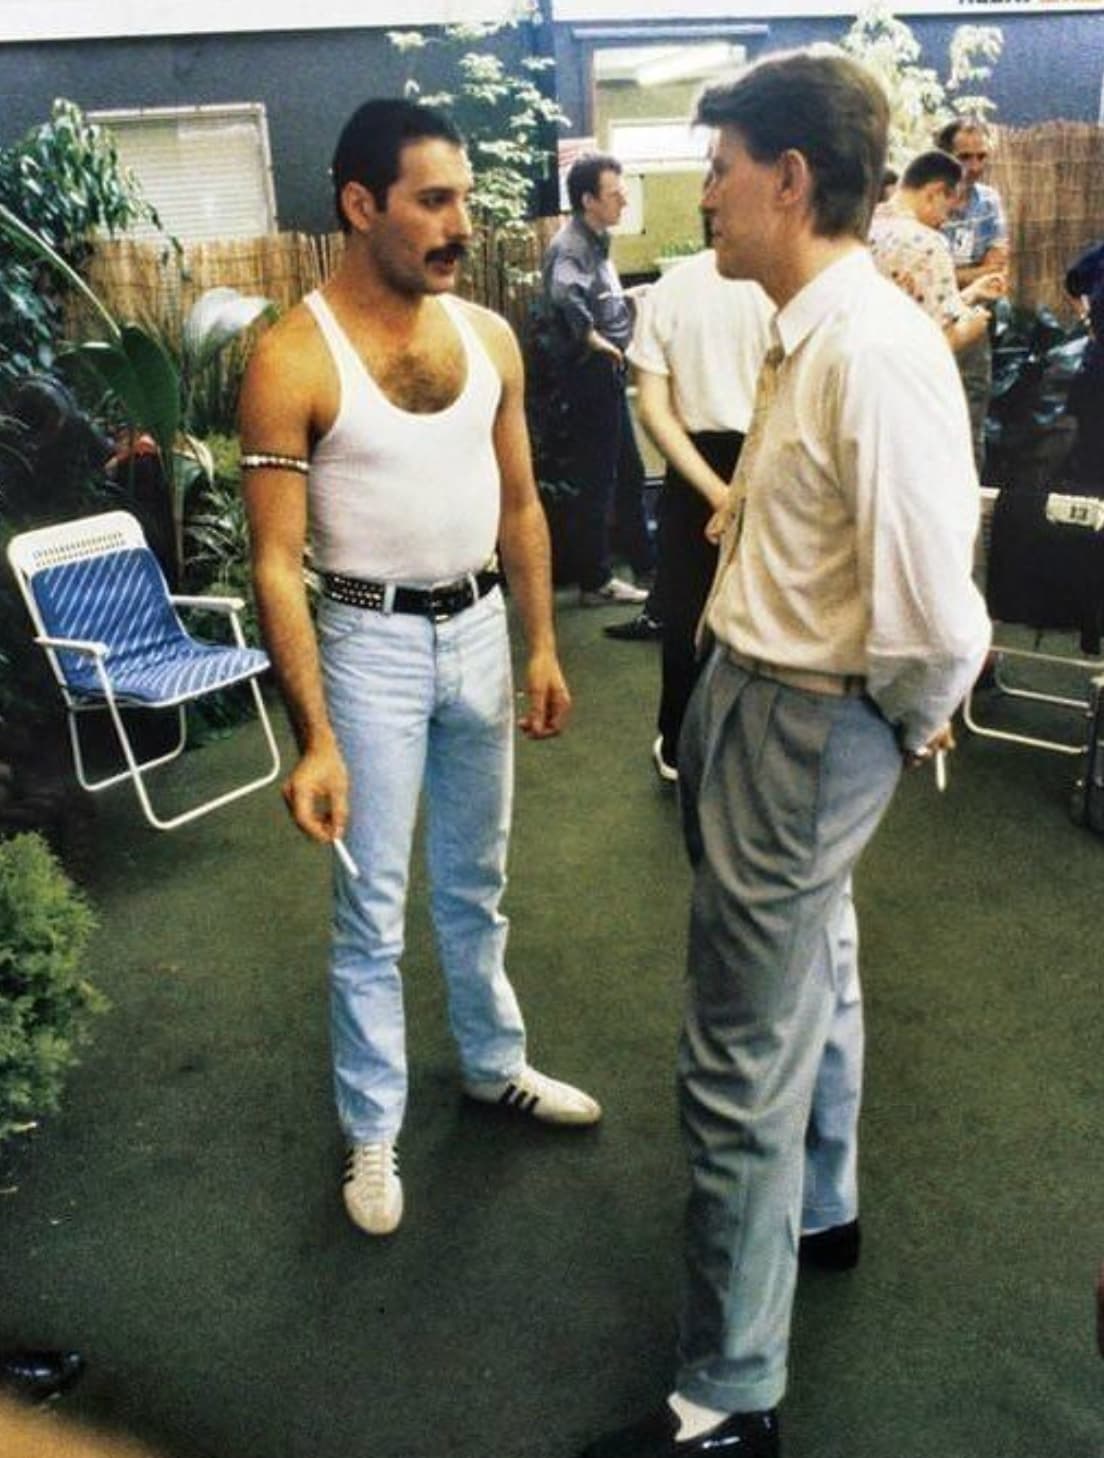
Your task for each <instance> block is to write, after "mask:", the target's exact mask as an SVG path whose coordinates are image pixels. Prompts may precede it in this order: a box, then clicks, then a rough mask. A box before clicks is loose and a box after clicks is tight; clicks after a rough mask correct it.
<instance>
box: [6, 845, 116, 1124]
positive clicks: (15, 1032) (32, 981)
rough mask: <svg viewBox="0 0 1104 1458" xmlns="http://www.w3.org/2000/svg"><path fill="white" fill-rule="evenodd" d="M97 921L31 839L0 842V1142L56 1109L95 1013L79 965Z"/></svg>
mask: <svg viewBox="0 0 1104 1458" xmlns="http://www.w3.org/2000/svg"><path fill="white" fill-rule="evenodd" d="M94 926H95V917H94V915H93V912H92V909H91V907H90V906H89V905H88V903H87V901H86V900H85V898H84V897H83V896H82V895H81V894H80V892H79V891H77V890H76V888H75V887H74V886H73V883H72V882H71V881H70V880H69V878H68V876H66V874H65V872H64V871H63V870H62V868H61V866H60V865H59V864H58V862H57V861H56V860H55V859H54V857H53V855H52V854H51V852H50V850H49V848H48V847H47V845H46V842H45V841H44V840H43V839H42V837H41V836H39V835H35V834H27V835H16V836H13V837H12V838H11V839H10V840H6V841H0V1140H3V1139H5V1138H7V1137H8V1136H9V1135H10V1134H12V1133H14V1132H16V1131H17V1130H18V1129H19V1128H20V1127H21V1126H23V1125H25V1124H26V1123H27V1122H28V1121H30V1120H32V1119H34V1118H35V1117H36V1116H37V1115H39V1114H45V1113H51V1112H53V1111H55V1110H56V1109H57V1108H58V1105H59V1103H60V1099H61V1091H62V1087H63V1085H64V1081H65V1074H66V1072H67V1070H68V1069H69V1068H70V1067H71V1066H72V1065H73V1064H74V1063H75V1062H76V1051H75V1050H76V1048H77V1046H78V1045H79V1044H80V1043H82V1042H84V1041H85V1040H86V1039H87V1036H88V1022H89V1019H90V1017H91V1015H92V1014H94V1013H98V1012H102V1011H103V1010H104V1008H105V1007H106V1005H107V1004H106V1000H105V999H104V997H103V995H102V994H101V993H100V992H99V991H98V990H97V989H96V988H95V987H94V986H93V985H92V983H91V982H89V981H88V979H87V978H86V977H84V976H83V974H82V972H81V963H82V961H83V958H84V953H85V949H86V947H87V944H88V939H89V937H90V935H91V934H92V931H93V928H94Z"/></svg>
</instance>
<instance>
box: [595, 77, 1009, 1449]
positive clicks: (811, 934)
mask: <svg viewBox="0 0 1104 1458" xmlns="http://www.w3.org/2000/svg"><path fill="white" fill-rule="evenodd" d="M697 120H698V121H699V122H701V123H704V124H706V125H708V126H712V127H714V128H716V129H717V130H716V134H715V138H714V145H713V153H712V165H711V171H710V176H709V180H708V182H707V185H706V190H705V193H704V196H703V199H702V207H703V210H704V211H705V213H706V214H707V216H708V218H709V220H710V223H711V230H712V238H713V245H714V248H715V249H716V253H717V264H718V267H719V269H720V271H721V273H722V274H724V275H725V276H726V277H730V278H752V279H755V280H757V281H758V282H759V283H760V284H761V285H762V286H763V288H764V289H765V290H766V292H767V294H768V295H769V296H770V298H771V299H772V300H773V302H774V303H775V305H776V306H777V309H778V312H777V314H776V315H775V317H774V320H773V321H772V335H773V338H774V344H773V346H772V349H771V351H770V352H769V353H768V356H767V360H766V362H765V363H764V367H763V370H762V372H761V375H760V381H759V388H758V390H757V395H756V409H755V412H754V415H753V420H752V424H751V427H750V429H749V432H748V437H747V440H746V441H745V444H744V448H743V452H742V454H741V457H740V464H739V467H738V469H737V473H736V476H735V478H734V480H733V483H732V487H731V490H730V491H729V494H728V498H727V500H726V502H725V505H724V508H723V513H722V521H723V523H724V535H723V539H722V542H721V551H720V560H719V564H718V569H717V576H716V580H715V582H714V586H713V590H712V593H711V596H710V601H709V603H708V604H707V607H706V621H707V624H708V629H709V631H710V633H711V634H712V635H713V638H714V639H715V643H714V647H713V649H712V652H711V655H710V658H709V661H708V664H707V665H706V668H705V670H704V672H703V673H702V675H701V677H700V678H699V680H698V684H697V687H696V688H695V690H694V695H693V698H692V699H691V702H690V707H689V709H688V712H687V717H686V722H685V725H684V727H683V734H682V741H681V746H680V758H679V771H680V780H681V786H680V787H681V791H682V802H683V812H684V824H685V829H686V837H687V844H688V848H689V850H690V855H691V859H692V861H693V863H694V886H693V898H692V905H691V925H690V939H689V951H688V989H687V1006H686V1018H685V1024H684V1028H683V1037H682V1044H681V1049H680V1054H679V1080H680V1103H681V1115H682V1126H683V1133H684V1136H685V1139H686V1143H687V1147H688V1151H689V1157H690V1169H691V1181H692V1188H691V1196H690V1203H689V1206H688V1210H687V1224H686V1276H685V1288H684V1302H683V1311H682V1319H681V1332H680V1342H679V1353H678V1370H677V1373H676V1379H675V1384H674V1391H673V1392H672V1393H671V1394H670V1396H669V1397H668V1399H667V1401H666V1402H665V1403H664V1404H663V1405H662V1406H660V1407H659V1408H658V1409H657V1410H656V1411H655V1412H653V1413H652V1414H650V1415H649V1416H647V1417H646V1418H644V1419H643V1420H642V1421H640V1422H638V1423H636V1424H634V1425H632V1426H631V1427H629V1428H625V1429H622V1430H620V1431H618V1432H615V1433H611V1434H609V1435H607V1436H606V1437H603V1438H600V1439H598V1440H597V1441H596V1442H594V1443H592V1444H591V1445H589V1446H588V1447H587V1448H586V1450H585V1458H697V1455H703V1458H704V1455H706V1454H713V1453H721V1452H723V1453H725V1454H728V1453H732V1454H734V1455H738V1458H777V1455H778V1454H779V1453H780V1439H779V1428H778V1412H777V1409H778V1404H779V1402H780V1400H781V1397H782V1394H783V1392H784V1390H785V1385H786V1359H787V1346H788V1338H789V1325H790V1316H791V1310H792V1305H793V1293H794V1285H795V1277H796V1271H797V1239H796V1237H797V1231H798V1226H799V1220H800V1215H801V1205H802V1194H803V1190H802V1183H803V1158H804V1142H805V1130H806V1121H807V1118H808V1115H809V1110H810V1107H811V1105H812V1102H813V1097H814V1090H815V1088H816V1084H817V1081H818V1078H819V1077H820V1074H821V1071H822V1067H823V1064H824V1058H825V1050H826V1046H827V1042H828V1038H829V1035H830V1030H831V1025H832V1021H833V1017H834V1013H835V1009H836V1002H837V987H836V979H837V977H838V967H837V963H836V958H835V957H834V955H833V948H834V947H835V946H836V945H837V944H838V939H839V936H840V933H841V929H842V918H843V917H844V916H845V915H846V906H847V894H846V893H847V888H848V885H849V883H850V877H851V873H852V870H853V869H854V866H855V864H856V862H857V860H858V857H859V855H860V853H861V851H862V849H863V847H864V846H865V845H866V843H867V841H868V840H869V839H870V836H871V835H872V834H873V832H874V829H875V827H876V826H877V824H878V821H879V820H880V818H881V816H882V814H883V812H884V810H885V808H886V806H887V805H888V803H889V801H890V799H891V797H892V794H893V790H894V788H895V786H896V783H897V779H898V776H899V773H900V770H901V766H902V764H906V765H908V764H915V763H923V762H925V761H926V760H928V759H930V758H931V756H932V755H933V754H934V753H935V752H936V751H937V750H946V749H947V748H949V747H950V746H951V743H952V741H951V736H950V729H949V719H950V716H951V714H952V713H953V712H954V710H955V709H956V707H957V706H958V704H959V702H960V700H961V699H962V698H963V696H964V694H965V692H966V690H967V689H968V687H969V685H970V684H971V682H972V681H973V679H974V677H975V676H976V674H977V672H978V670H979V669H980V667H981V665H982V662H983V661H984V657H985V653H986V649H987V646H988V641H989V623H988V619H987V617H986V613H985V608H984V604H983V603H982V601H981V598H980V595H979V594H978V592H977V590H976V588H975V587H974V585H973V583H972V581H971V577H970V567H971V551H972V546H973V539H974V535H975V532H976V529H977V522H978V496H979V493H978V487H977V480H976V477H975V474H974V469H973V462H972V458H971V448H970V430H969V419H968V415H967V410H966V402H965V400H964V398H963V393H962V389H961V386H960V384H959V380H958V376H957V373H956V370H955V365H954V359H953V356H952V354H951V352H950V350H948V349H947V347H946V343H945V342H944V340H943V338H942V336H941V334H940V331H939V329H938V328H937V326H936V325H935V324H934V323H933V322H932V321H931V320H930V319H929V318H927V317H926V316H925V315H924V314H923V313H922V312H921V311H920V310H919V309H917V308H916V307H915V306H914V305H913V304H912V303H911V302H910V301H909V300H908V299H906V298H905V297H904V296H903V294H902V293H901V292H900V290H898V289H897V288H895V287H894V286H893V285H892V284H890V283H889V282H888V281H887V280H885V279H882V278H880V277H879V275H878V274H877V272H876V270H875V269H874V266H873V263H872V262H871V260H870V255H869V252H868V251H867V249H866V247H865V246H864V241H863V240H864V239H865V237H866V234H867V230H868V227H869V223H870V216H871V212H872V210H873V206H874V202H875V199H876V197H877V194H878V189H879V186H880V183H881V178H882V168H883V165H884V158H885V137H886V126H887V120H888V107H887V103H886V99H885V96H884V94H883V92H882V90H881V88H880V86H879V85H878V83H877V81H876V80H875V79H874V78H873V77H872V76H871V75H870V74H869V73H868V72H867V71H865V70H864V69H863V68H862V67H860V66H859V65H857V64H856V63H854V62H852V61H851V60H849V59H848V58H845V57H842V56H837V55H812V54H806V53H800V52H795V53H788V54H781V55H774V56H769V57H767V58H766V59H765V60H764V61H762V62H760V63H759V64H758V65H756V66H754V67H752V68H751V69H750V70H748V71H745V72H744V73H742V75H741V76H740V77H739V78H738V79H737V80H735V81H729V82H722V83H719V84H717V85H715V86H713V87H710V88H709V89H708V90H707V91H706V92H705V93H704V95H703V97H702V98H701V100H700V101H699V104H698V111H697ZM639 1339H640V1338H639V1334H637V1335H636V1340H637V1341H639Z"/></svg>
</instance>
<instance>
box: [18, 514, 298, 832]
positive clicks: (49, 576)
mask: <svg viewBox="0 0 1104 1458" xmlns="http://www.w3.org/2000/svg"><path fill="white" fill-rule="evenodd" d="M8 560H9V561H10V562H11V565H12V569H13V571H14V573H15V577H16V581H17V582H18V583H19V587H20V590H21V591H22V593H23V597H24V599H25V601H26V603H27V608H28V610H29V612H30V615H31V618H32V619H33V621H34V625H35V629H36V630H37V632H36V638H35V641H36V642H37V643H39V644H40V645H41V646H42V648H43V649H44V650H45V652H46V656H47V658H48V659H49V661H50V666H51V668H52V669H53V672H54V676H55V678H56V679H57V681H58V686H59V688H60V689H61V694H62V698H63V699H64V700H65V707H66V711H67V713H66V718H67V722H68V728H69V739H70V743H71V744H72V748H73V760H74V763H75V765H76V771H77V778H78V780H79V781H80V783H81V785H82V786H83V787H84V789H86V790H91V791H98V790H106V789H107V788H108V787H109V786H110V785H116V784H118V783H119V782H120V781H122V780H125V779H128V778H129V779H130V780H132V781H133V783H134V788H135V791H136V792H137V795H138V800H139V803H140V804H141V806H142V810H143V812H144V813H145V816H146V819H147V820H148V821H149V822H150V824H151V825H153V826H155V827H156V828H157V829H158V830H172V829H173V828H174V827H176V826H178V825H183V824H185V822H187V821H189V820H194V819H196V817H197V816H200V815H206V814H208V813H209V812H210V811H212V810H217V809H218V807H219V806H220V805H226V804H229V802H230V801H231V800H237V799H239V798H240V797H241V796H242V795H247V794H249V793H250V791H252V790H257V789H260V788H261V786H262V785H267V784H271V782H272V781H273V780H274V779H275V778H276V775H277V774H278V773H279V770H280V753H279V750H278V749H277V747H276V740H275V738H274V736H273V733H272V725H271V723H270V721H269V717H268V712H267V710H266V709H265V705H264V700H263V698H262V696H261V691H260V688H259V686H258V683H257V680H258V677H259V676H260V675H261V674H262V673H263V672H264V671H265V669H266V668H268V666H269V662H268V658H267V656H266V655H265V654H264V653H262V652H260V651H259V650H258V649H256V648H248V647H247V646H246V643H245V638H244V636H243V635H242V630H241V623H240V620H239V617H238V614H239V612H240V610H241V608H242V607H243V603H242V601H241V599H240V598H232V597H185V596H181V595H178V594H173V595H170V593H169V590H168V587H167V585H166V582H165V576H164V573H163V572H162V571H161V567H160V565H159V564H158V561H157V558H156V557H155V556H154V555H153V553H152V552H151V551H150V549H149V547H148V546H147V544H146V539H145V536H144V534H143V532H142V528H141V526H140V525H139V523H138V522H137V520H136V519H135V518H134V517H133V516H131V515H130V513H129V512H126V511H109V512H105V513H103V514H102V515H99V516H90V517H84V518H82V519H80V520H78V521H68V522H61V523H59V524H58V525H57V526H49V527H41V528H39V529H38V530H36V531H29V532H22V533H20V534H19V535H18V536H15V537H13V538H12V540H11V542H10V543H9V546H8ZM177 608H202V609H208V610H211V611H215V612H221V613H225V614H227V615H228V616H229V618H230V623H231V627H232V630H233V635H234V640H235V641H234V645H233V646H228V645H224V644H217V643H205V642H202V641H200V640H197V639H195V638H193V637H191V635H190V634H189V633H188V632H187V631H186V630H185V628H184V626H183V624H182V623H181V621H180V618H179V616H178V614H177V611H176V609H177ZM244 682H248V683H249V686H250V688H251V689H252V692H253V702H254V704H255V705H256V708H257V716H258V718H259V719H260V722H261V728H262V729H263V731H264V736H265V739H266V741H267V743H268V749H269V755H270V761H271V762H270V763H269V766H268V768H267V769H266V770H265V772H264V774H263V775H261V776H260V777H259V778H258V779H253V780H250V781H249V782H248V783H247V784H242V785H238V786H237V787H236V788H235V789H232V790H228V791H226V792H225V793H223V794H220V795H216V796H215V797H214V798H212V799H210V800H205V801H204V802H203V803H202V804H199V805H195V806H193V808H191V809H189V810H184V811H182V812H181V813H180V814H177V815H173V816H172V817H170V818H168V819H162V818H161V817H160V816H158V815H157V814H156V813H155V811H154V809H153V806H152V805H151V803H150V799H149V795H148V793H147V790H146V784H145V774H146V772H147V771H149V770H152V769H154V768H156V766H158V765H162V764H167V763H168V762H169V761H170V760H173V759H175V758H176V757H177V756H178V755H179V754H181V753H182V751H183V749H184V747H185V743H186V739H187V723H186V715H185V705H187V704H189V703H192V702H194V701H195V700H197V699H201V698H204V697H205V696H206V695H208V694H213V693H215V692H217V691H218V690H219V689H224V688H227V687H228V686H229V685H231V684H236V683H244ZM123 708H143V709H171V708H175V709H176V712H177V725H178V729H177V736H176V742H175V744H174V745H173V747H172V748H171V749H169V750H168V751H167V752H159V753H158V752H155V753H154V755H152V756H150V757H149V758H147V759H142V760H140V759H139V758H138V756H137V754H136V753H135V749H134V746H133V745H132V743H131V739H130V735H129V733H128V732H127V728H126V724H125V723H124V720H123V715H122V713H121V712H120V710H121V709H123ZM105 710H106V712H107V714H108V715H109V716H110V719H111V722H112V724H113V726H114V729H115V734H116V737H117V738H118V742H119V747H120V749H121V750H122V754H123V758H124V759H125V760H126V768H125V769H123V770H119V771H118V772H116V773H110V774H108V775H106V776H104V777H102V778H100V779H95V780H92V779H90V778H89V775H88V771H87V769H86V766H85V757H84V753H83V752H82V745H81V735H80V727H79V720H80V718H81V716H82V715H85V714H89V713H93V712H100V713H102V712H103V711H105Z"/></svg>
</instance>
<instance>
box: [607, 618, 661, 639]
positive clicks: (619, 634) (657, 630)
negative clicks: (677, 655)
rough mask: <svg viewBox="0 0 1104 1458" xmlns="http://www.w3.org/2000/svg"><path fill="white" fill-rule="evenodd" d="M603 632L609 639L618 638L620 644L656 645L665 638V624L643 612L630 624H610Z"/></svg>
mask: <svg viewBox="0 0 1104 1458" xmlns="http://www.w3.org/2000/svg"><path fill="white" fill-rule="evenodd" d="M602 632H603V633H605V635H606V637H607V638H616V639H617V641H618V642H619V643H655V642H658V641H659V639H660V638H662V637H663V624H662V623H661V622H660V621H659V619H658V618H653V617H652V615H651V613H649V612H645V611H643V610H642V611H640V612H638V613H637V615H636V617H635V618H629V620H628V622H625V623H610V624H609V626H608V627H605V628H603V629H602Z"/></svg>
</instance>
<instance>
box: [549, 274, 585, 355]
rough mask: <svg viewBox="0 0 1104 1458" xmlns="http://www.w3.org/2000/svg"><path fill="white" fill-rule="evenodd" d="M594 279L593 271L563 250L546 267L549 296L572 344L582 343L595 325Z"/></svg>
mask: <svg viewBox="0 0 1104 1458" xmlns="http://www.w3.org/2000/svg"><path fill="white" fill-rule="evenodd" d="M593 282H594V274H593V270H591V269H588V268H587V267H586V266H585V265H584V264H583V263H582V262H581V261H580V260H579V259H578V258H576V257H574V256H572V255H571V254H569V253H566V252H564V253H561V254H560V255H559V256H558V257H557V258H556V259H555V260H554V262H553V263H552V266H551V269H550V270H549V275H548V298H549V300H550V302H551V303H552V305H553V307H554V308H555V309H556V310H557V311H558V312H559V316H560V318H561V320H562V321H563V324H564V327H565V329H566V331H567V333H568V335H569V336H570V338H571V341H572V343H573V344H582V342H583V340H584V339H586V337H587V335H588V334H589V333H590V331H591V330H592V329H593V328H594V327H595V323H594V315H593V313H592V312H591V308H590V292H591V287H592V285H593Z"/></svg>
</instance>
